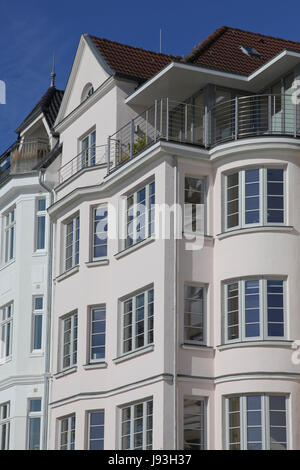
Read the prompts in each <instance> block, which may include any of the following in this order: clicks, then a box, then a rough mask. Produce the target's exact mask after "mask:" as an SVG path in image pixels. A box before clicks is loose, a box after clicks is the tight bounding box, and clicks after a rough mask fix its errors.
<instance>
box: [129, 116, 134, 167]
mask: <svg viewBox="0 0 300 470" xmlns="http://www.w3.org/2000/svg"><path fill="white" fill-rule="evenodd" d="M133 147H134V119H131V122H130V158H132V157H133V153H134V152H133Z"/></svg>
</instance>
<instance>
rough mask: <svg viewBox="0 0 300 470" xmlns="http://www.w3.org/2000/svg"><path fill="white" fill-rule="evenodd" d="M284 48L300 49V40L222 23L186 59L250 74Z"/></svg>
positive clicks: (231, 71) (220, 68) (215, 67)
mask: <svg viewBox="0 0 300 470" xmlns="http://www.w3.org/2000/svg"><path fill="white" fill-rule="evenodd" d="M240 46H246V47H251V48H254V49H256V51H257V52H258V53H259V54H260V56H261V57H254V56H251V57H249V56H247V55H246V54H244V53H243V51H242V50H241V49H240ZM284 50H293V51H296V52H300V43H299V42H293V41H288V40H286V39H280V38H275V37H272V36H266V35H263V34H257V33H251V32H249V31H243V30H241V29H237V28H230V27H228V26H221V27H220V28H218V29H217V30H216V31H215V32H214V33H213V34H211V35H210V36H208V38H206V39H205V40H204V41H202V42H200V44H198V46H197V47H195V49H193V50H192V52H190V53H189V54H188V55H187V56H186V57H185V62H186V63H190V64H195V65H200V66H202V67H207V68H211V69H216V70H222V71H225V72H230V73H236V74H240V75H246V76H248V75H250V74H251V73H253V72H254V71H255V70H257V69H258V68H260V67H261V66H262V65H264V64H265V63H267V62H269V61H270V60H271V59H273V58H274V57H275V56H276V55H278V54H280V52H282V51H284Z"/></svg>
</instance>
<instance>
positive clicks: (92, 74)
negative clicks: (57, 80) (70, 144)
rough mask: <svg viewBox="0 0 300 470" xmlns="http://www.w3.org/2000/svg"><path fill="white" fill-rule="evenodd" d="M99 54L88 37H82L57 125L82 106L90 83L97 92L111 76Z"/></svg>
mask: <svg viewBox="0 0 300 470" xmlns="http://www.w3.org/2000/svg"><path fill="white" fill-rule="evenodd" d="M98 54H99V53H97V51H95V50H94V49H93V47H91V46H90V44H89V42H88V41H87V40H86V37H85V36H84V35H83V36H81V39H80V42H79V46H78V49H77V53H76V56H75V60H74V63H73V66H72V70H71V73H70V76H69V80H68V83H67V87H66V90H65V94H64V98H63V101H62V104H61V108H60V112H59V114H58V117H57V119H56V124H58V123H59V122H61V121H62V120H63V119H64V118H65V117H66V116H68V115H69V114H70V113H71V112H72V111H74V109H76V108H77V107H78V106H79V105H80V104H81V98H82V93H83V90H84V89H85V88H86V86H87V84H88V83H90V84H91V85H92V86H93V88H94V91H95V90H97V88H99V86H100V85H102V83H104V82H105V81H106V80H107V79H108V78H109V77H110V76H111V74H112V73H109V72H110V70H109V68H108V67H107V66H106V64H105V63H104V61H102V60H101V57H100V54H99V56H97V55H98Z"/></svg>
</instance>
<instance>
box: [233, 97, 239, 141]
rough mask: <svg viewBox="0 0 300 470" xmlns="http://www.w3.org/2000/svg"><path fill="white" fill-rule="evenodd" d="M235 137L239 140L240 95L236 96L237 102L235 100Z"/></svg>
mask: <svg viewBox="0 0 300 470" xmlns="http://www.w3.org/2000/svg"><path fill="white" fill-rule="evenodd" d="M234 117H235V119H234V138H235V140H237V138H238V135H239V101H238V97H237V96H236V97H235V102H234Z"/></svg>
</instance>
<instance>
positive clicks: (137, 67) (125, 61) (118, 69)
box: [89, 35, 182, 82]
mask: <svg viewBox="0 0 300 470" xmlns="http://www.w3.org/2000/svg"><path fill="white" fill-rule="evenodd" d="M89 38H90V39H91V40H92V41H93V43H94V44H95V46H96V48H97V50H98V51H99V52H100V54H101V55H102V57H103V58H104V59H105V61H106V62H107V63H108V65H109V66H110V67H111V69H112V70H113V71H114V72H115V73H116V74H117V75H119V76H122V77H127V78H131V79H135V80H137V81H139V82H144V81H146V80H148V79H149V78H151V77H153V75H155V74H156V73H157V72H159V71H160V70H162V69H163V68H164V67H165V66H166V65H168V64H169V63H171V62H173V61H178V60H182V57H179V56H173V55H168V54H162V53H160V52H153V51H148V50H146V49H141V48H140V47H133V46H128V45H126V44H120V43H118V42H114V41H109V40H108V39H104V38H97V37H95V36H91V35H89Z"/></svg>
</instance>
